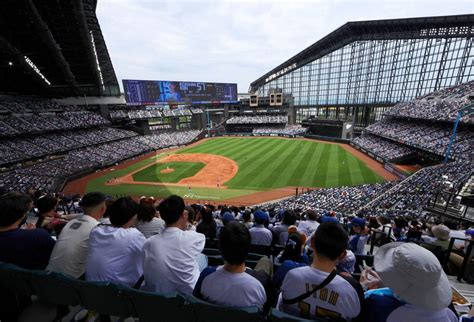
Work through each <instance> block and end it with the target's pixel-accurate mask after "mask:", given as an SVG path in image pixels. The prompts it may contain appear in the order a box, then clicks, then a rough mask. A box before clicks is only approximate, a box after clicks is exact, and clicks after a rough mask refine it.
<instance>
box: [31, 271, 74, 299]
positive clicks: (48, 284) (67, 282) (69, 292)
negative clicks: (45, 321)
mask: <svg viewBox="0 0 474 322" xmlns="http://www.w3.org/2000/svg"><path fill="white" fill-rule="evenodd" d="M27 279H28V281H29V282H30V283H31V285H32V287H33V289H34V293H35V294H36V295H37V296H38V298H39V299H40V300H41V301H43V302H46V303H50V304H54V305H71V306H75V305H79V304H81V298H80V296H79V293H78V291H77V290H76V289H75V288H74V287H73V285H74V283H75V282H76V279H75V278H73V277H70V276H67V275H65V274H61V273H55V272H49V271H31V272H30V274H29V275H27Z"/></svg>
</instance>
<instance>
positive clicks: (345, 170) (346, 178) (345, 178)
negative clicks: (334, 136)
mask: <svg viewBox="0 0 474 322" xmlns="http://www.w3.org/2000/svg"><path fill="white" fill-rule="evenodd" d="M337 148H338V149H337V150H338V151H337V162H338V165H339V176H338V178H337V179H338V181H337V183H338V185H340V186H350V185H352V178H351V171H350V169H349V161H348V160H347V152H346V150H344V149H343V148H341V147H339V146H338V147H337Z"/></svg>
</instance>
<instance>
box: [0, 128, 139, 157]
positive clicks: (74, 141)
mask: <svg viewBox="0 0 474 322" xmlns="http://www.w3.org/2000/svg"><path fill="white" fill-rule="evenodd" d="M135 135H137V134H136V133H135V132H132V131H127V130H122V129H115V128H95V129H81V130H76V131H62V132H52V133H44V134H36V135H31V136H27V137H18V138H4V139H0V151H1V153H0V165H1V164H6V163H11V162H18V161H22V160H27V159H30V158H37V157H43V156H48V155H51V154H55V153H60V152H64V151H68V150H73V149H77V148H81V147H85V146H91V145H95V144H100V143H105V142H109V141H114V140H120V139H124V138H127V137H132V136H135Z"/></svg>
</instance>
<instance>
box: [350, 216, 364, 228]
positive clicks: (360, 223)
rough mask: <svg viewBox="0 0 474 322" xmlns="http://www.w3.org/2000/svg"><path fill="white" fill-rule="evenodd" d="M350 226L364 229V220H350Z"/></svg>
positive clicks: (357, 218)
mask: <svg viewBox="0 0 474 322" xmlns="http://www.w3.org/2000/svg"><path fill="white" fill-rule="evenodd" d="M351 224H352V225H353V226H358V227H365V219H364V218H359V217H356V218H354V219H352V220H351Z"/></svg>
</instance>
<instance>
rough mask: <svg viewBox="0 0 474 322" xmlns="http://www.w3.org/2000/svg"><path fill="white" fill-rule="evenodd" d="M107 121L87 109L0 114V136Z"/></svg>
mask: <svg viewBox="0 0 474 322" xmlns="http://www.w3.org/2000/svg"><path fill="white" fill-rule="evenodd" d="M109 123H110V122H109V121H107V120H106V119H104V118H103V117H102V116H100V115H99V114H97V113H94V112H88V111H74V112H62V113H48V114H22V115H20V114H12V115H0V136H13V135H19V134H28V133H38V132H47V131H56V130H71V129H80V128H88V127H94V126H104V125H108V124H109Z"/></svg>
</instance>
